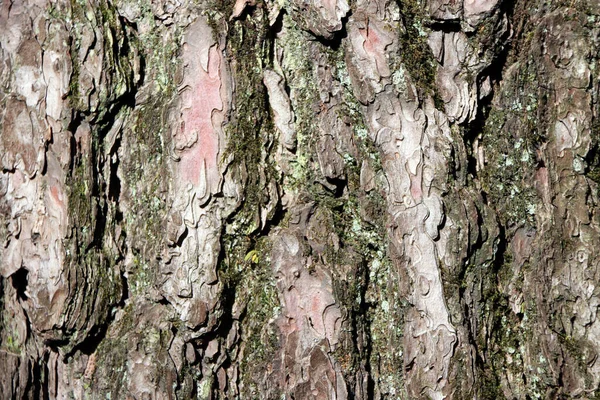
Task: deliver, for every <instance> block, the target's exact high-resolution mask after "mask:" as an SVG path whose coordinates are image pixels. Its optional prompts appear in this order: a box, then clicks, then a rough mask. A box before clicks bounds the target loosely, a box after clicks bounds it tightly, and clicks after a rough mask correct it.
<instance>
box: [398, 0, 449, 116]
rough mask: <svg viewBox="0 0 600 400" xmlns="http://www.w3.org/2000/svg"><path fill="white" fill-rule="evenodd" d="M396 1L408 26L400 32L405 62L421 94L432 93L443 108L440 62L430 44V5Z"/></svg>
mask: <svg viewBox="0 0 600 400" xmlns="http://www.w3.org/2000/svg"><path fill="white" fill-rule="evenodd" d="M396 3H397V4H398V7H399V9H400V15H401V18H402V24H403V28H404V29H403V31H402V32H401V33H400V51H401V55H402V64H403V66H404V68H406V71H407V72H408V74H409V75H410V77H411V79H412V80H413V82H414V84H415V86H416V87H417V91H418V94H419V97H420V98H421V99H424V98H425V97H427V96H432V97H433V99H434V102H435V105H436V107H437V108H438V109H441V110H443V106H444V104H443V101H442V100H441V98H440V96H439V94H438V93H437V90H436V87H437V86H436V84H435V79H436V73H437V65H438V63H437V61H436V59H435V58H434V57H433V53H432V51H431V48H430V47H429V44H428V43H427V37H428V33H427V31H426V25H427V24H428V23H429V21H428V19H429V17H428V15H427V13H426V10H427V7H426V6H425V4H421V1H419V0H396Z"/></svg>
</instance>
